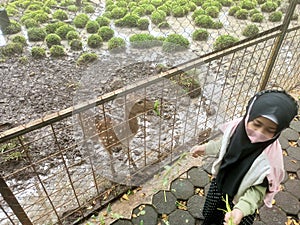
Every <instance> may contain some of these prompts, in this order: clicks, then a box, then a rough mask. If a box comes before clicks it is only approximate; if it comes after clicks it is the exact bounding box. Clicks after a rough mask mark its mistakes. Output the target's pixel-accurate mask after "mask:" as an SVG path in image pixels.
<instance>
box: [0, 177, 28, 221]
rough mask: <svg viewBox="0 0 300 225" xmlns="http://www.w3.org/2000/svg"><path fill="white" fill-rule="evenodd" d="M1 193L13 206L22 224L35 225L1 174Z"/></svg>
mask: <svg viewBox="0 0 300 225" xmlns="http://www.w3.org/2000/svg"><path fill="white" fill-rule="evenodd" d="M0 193H1V195H2V197H3V199H4V200H5V201H6V202H7V204H8V205H9V207H10V208H11V210H12V211H13V212H14V214H15V215H16V216H17V217H18V219H19V221H20V222H21V224H22V225H33V224H32V222H31V221H30V219H29V218H28V216H27V214H26V213H25V211H24V209H23V208H22V206H21V205H20V203H19V202H18V200H17V199H16V197H15V195H14V194H13V192H12V191H11V190H10V188H9V187H8V186H7V184H6V182H5V180H4V179H3V177H2V176H0Z"/></svg>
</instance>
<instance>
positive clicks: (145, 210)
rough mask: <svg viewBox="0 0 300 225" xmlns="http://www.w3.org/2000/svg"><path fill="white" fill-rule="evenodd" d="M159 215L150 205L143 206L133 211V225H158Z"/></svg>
mask: <svg viewBox="0 0 300 225" xmlns="http://www.w3.org/2000/svg"><path fill="white" fill-rule="evenodd" d="M157 220H158V213H157V211H156V210H155V208H154V207H153V206H152V205H150V204H141V205H139V206H138V207H136V208H135V209H133V210H132V216H131V221H132V223H133V225H140V224H143V225H157Z"/></svg>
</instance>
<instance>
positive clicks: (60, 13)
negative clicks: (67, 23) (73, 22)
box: [52, 9, 68, 20]
mask: <svg viewBox="0 0 300 225" xmlns="http://www.w3.org/2000/svg"><path fill="white" fill-rule="evenodd" d="M52 16H53V19H57V20H67V19H68V14H67V13H66V12H65V11H64V10H62V9H58V10H56V11H55V12H54V13H53V15H52Z"/></svg>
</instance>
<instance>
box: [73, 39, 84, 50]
mask: <svg viewBox="0 0 300 225" xmlns="http://www.w3.org/2000/svg"><path fill="white" fill-rule="evenodd" d="M70 47H71V49H72V50H73V51H81V50H82V42H81V41H80V40H79V39H73V40H71V41H70Z"/></svg>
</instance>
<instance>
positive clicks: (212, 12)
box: [205, 6, 220, 18]
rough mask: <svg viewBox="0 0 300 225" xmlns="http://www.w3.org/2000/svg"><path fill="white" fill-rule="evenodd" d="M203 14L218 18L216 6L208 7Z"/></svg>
mask: <svg viewBox="0 0 300 225" xmlns="http://www.w3.org/2000/svg"><path fill="white" fill-rule="evenodd" d="M205 12H206V14H207V15H208V16H211V17H213V18H218V17H219V12H220V11H219V8H218V7H217V6H210V7H207V8H206V9H205Z"/></svg>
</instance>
